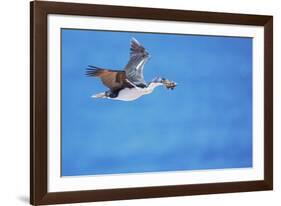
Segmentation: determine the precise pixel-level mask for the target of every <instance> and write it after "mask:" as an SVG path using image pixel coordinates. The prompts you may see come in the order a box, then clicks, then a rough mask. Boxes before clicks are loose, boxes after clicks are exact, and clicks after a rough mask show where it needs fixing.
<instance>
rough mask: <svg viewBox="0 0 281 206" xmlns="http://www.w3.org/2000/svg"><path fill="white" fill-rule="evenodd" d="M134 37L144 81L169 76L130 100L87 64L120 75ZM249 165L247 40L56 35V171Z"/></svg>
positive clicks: (106, 171)
mask: <svg viewBox="0 0 281 206" xmlns="http://www.w3.org/2000/svg"><path fill="white" fill-rule="evenodd" d="M132 37H135V38H136V39H137V40H138V41H139V42H140V43H141V44H142V45H143V46H144V47H145V48H146V49H147V50H148V51H149V53H150V54H151V56H152V58H151V59H150V60H149V61H148V62H147V64H146V65H145V69H144V76H145V79H146V81H147V82H149V81H150V80H152V79H153V78H154V77H156V76H161V77H165V78H167V79H170V80H173V81H175V82H177V83H178V84H179V86H178V87H177V88H176V89H175V90H173V91H171V90H166V89H165V88H157V89H156V90H155V91H154V92H153V93H152V94H150V95H146V96H143V97H141V98H140V99H138V100H136V101H131V102H122V101H112V100H106V99H93V98H91V95H93V94H96V93H99V92H103V91H106V90H107V88H106V87H105V86H103V85H102V84H101V82H100V81H99V79H96V78H90V77H86V76H85V69H86V67H87V65H89V64H91V65H95V66H99V67H104V68H111V69H121V70H122V69H123V68H124V66H125V65H126V64H127V61H128V58H129V45H130V39H131V38H132ZM244 167H252V39H251V38H232V37H218V36H199V35H197V36H194V35H172V34H150V33H132V32H108V31H94V30H71V29H63V30H62V175H63V176H72V175H97V174H117V173H132V172H137V173H142V172H161V171H178V170H200V169H224V168H244Z"/></svg>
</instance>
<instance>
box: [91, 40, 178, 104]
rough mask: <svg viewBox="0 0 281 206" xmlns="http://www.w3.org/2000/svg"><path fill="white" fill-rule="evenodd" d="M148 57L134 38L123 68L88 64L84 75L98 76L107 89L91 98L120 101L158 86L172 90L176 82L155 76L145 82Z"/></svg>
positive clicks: (135, 97) (148, 92)
mask: <svg viewBox="0 0 281 206" xmlns="http://www.w3.org/2000/svg"><path fill="white" fill-rule="evenodd" d="M149 58H150V55H149V53H148V52H147V51H146V49H145V48H144V47H143V46H142V45H141V44H140V43H139V42H138V41H137V40H136V39H135V38H132V40H131V48H130V59H129V62H128V63H127V65H126V67H125V69H124V70H112V69H105V68H100V67H96V66H92V65H89V66H88V68H87V71H86V75H87V76H90V77H99V78H100V79H101V81H102V83H103V84H104V85H105V86H106V87H108V88H109V90H108V91H106V92H102V93H99V94H95V95H93V96H92V97H93V98H106V99H113V100H121V101H133V100H136V99H138V98H139V97H141V96H143V95H147V94H150V93H152V92H153V91H154V89H155V88H156V87H158V86H165V87H166V88H167V89H171V90H173V89H174V88H175V87H176V85H177V84H176V83H175V82H173V81H169V80H167V79H165V78H161V77H157V78H154V79H153V80H152V81H151V82H149V83H146V82H145V80H144V76H143V69H144V65H145V63H146V62H147V61H148V59H149Z"/></svg>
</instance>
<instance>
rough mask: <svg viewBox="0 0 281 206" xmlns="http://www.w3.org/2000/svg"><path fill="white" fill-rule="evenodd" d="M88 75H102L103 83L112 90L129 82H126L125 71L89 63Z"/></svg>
mask: <svg viewBox="0 0 281 206" xmlns="http://www.w3.org/2000/svg"><path fill="white" fill-rule="evenodd" d="M86 75H88V76H92V77H100V78H101V81H102V83H103V84H104V85H105V86H107V87H108V88H109V89H110V90H117V89H120V88H122V87H124V86H126V85H127V84H128V83H127V82H126V74H125V72H124V71H119V70H110V69H103V68H99V67H95V66H91V65H89V68H87V71H86Z"/></svg>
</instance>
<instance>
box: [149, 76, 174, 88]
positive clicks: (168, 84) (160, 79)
mask: <svg viewBox="0 0 281 206" xmlns="http://www.w3.org/2000/svg"><path fill="white" fill-rule="evenodd" d="M152 82H153V83H156V84H157V83H158V84H162V85H164V86H165V87H166V88H167V89H171V90H173V89H174V88H176V86H177V83H176V82H174V81H170V80H168V79H165V78H163V77H156V78H154V79H153V80H152Z"/></svg>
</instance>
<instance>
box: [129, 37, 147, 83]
mask: <svg viewBox="0 0 281 206" xmlns="http://www.w3.org/2000/svg"><path fill="white" fill-rule="evenodd" d="M148 58H149V53H148V52H147V51H146V50H145V48H144V47H143V46H142V45H141V44H140V43H139V42H138V41H137V40H136V39H135V38H132V40H131V48H130V60H129V62H128V64H127V65H126V67H125V73H126V76H127V78H128V80H130V81H131V82H132V83H134V84H135V85H139V84H145V85H146V82H145V80H144V77H143V67H144V64H145V63H146V61H147V60H148Z"/></svg>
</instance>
